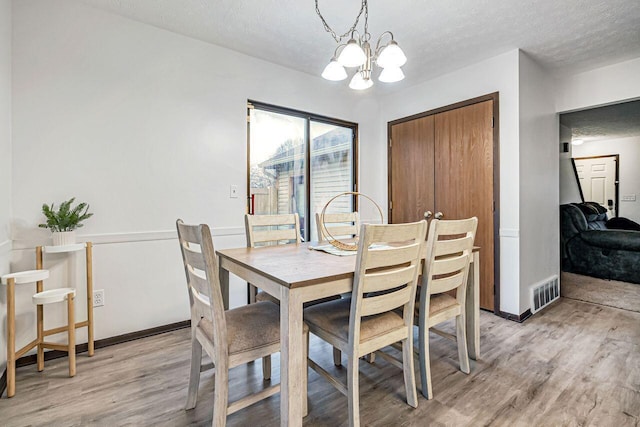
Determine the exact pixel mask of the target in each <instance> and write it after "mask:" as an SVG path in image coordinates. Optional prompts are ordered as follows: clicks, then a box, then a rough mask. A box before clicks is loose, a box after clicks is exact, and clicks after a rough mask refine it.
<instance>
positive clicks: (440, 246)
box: [435, 234, 473, 257]
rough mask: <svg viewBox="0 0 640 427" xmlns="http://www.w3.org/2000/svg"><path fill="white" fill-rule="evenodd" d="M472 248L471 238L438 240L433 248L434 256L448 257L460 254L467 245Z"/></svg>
mask: <svg viewBox="0 0 640 427" xmlns="http://www.w3.org/2000/svg"><path fill="white" fill-rule="evenodd" d="M469 241H471V246H473V236H467V235H466V234H465V236H464V237H462V238H458V239H451V240H438V243H437V244H436V247H435V256H436V257H438V256H442V255H450V254H455V253H460V252H462V251H463V250H464V249H465V248H467V246H468V245H469Z"/></svg>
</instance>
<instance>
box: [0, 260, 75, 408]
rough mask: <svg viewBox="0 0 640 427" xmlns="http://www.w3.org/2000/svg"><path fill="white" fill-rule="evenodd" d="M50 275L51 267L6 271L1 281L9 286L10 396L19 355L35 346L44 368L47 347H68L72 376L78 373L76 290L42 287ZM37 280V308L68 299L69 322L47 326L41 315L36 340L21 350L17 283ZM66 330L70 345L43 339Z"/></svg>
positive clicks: (8, 372) (8, 364) (34, 297)
mask: <svg viewBox="0 0 640 427" xmlns="http://www.w3.org/2000/svg"><path fill="white" fill-rule="evenodd" d="M48 278H49V270H30V271H21V272H18V273H11V274H5V275H4V276H2V284H3V285H6V286H7V397H13V396H14V395H15V392H16V359H18V358H19V357H21V356H23V355H24V354H25V353H27V352H28V351H29V350H31V349H32V348H34V347H36V346H37V347H38V355H37V359H38V371H42V370H43V369H44V349H45V348H51V349H54V350H62V351H66V352H67V353H68V354H69V376H70V377H73V376H74V375H75V374H76V349H75V346H76V329H75V308H74V300H75V296H76V290H75V289H73V288H59V289H52V290H49V291H43V290H42V281H43V280H44V279H48ZM34 282H35V283H36V292H37V293H36V294H35V295H34V296H33V299H32V300H33V303H34V304H36V306H37V307H38V311H41V310H42V309H43V306H44V305H45V304H52V303H56V302H63V301H65V300H66V301H67V325H66V326H61V327H59V328H54V329H49V330H44V328H43V325H42V323H41V320H40V318H39V319H38V336H37V338H36V339H35V340H33V341H31V342H30V343H29V344H27V345H26V346H24V347H23V348H21V349H20V350H18V351H15V348H16V342H15V341H16V323H15V322H16V305H15V285H20V284H24V283H34ZM65 331H66V332H67V335H68V342H67V345H63V344H54V343H48V342H45V341H44V337H45V336H49V335H53V334H57V333H60V332H65Z"/></svg>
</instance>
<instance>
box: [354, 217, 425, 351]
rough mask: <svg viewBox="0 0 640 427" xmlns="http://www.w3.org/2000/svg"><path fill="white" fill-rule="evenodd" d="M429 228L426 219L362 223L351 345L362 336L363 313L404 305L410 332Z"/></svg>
mask: <svg viewBox="0 0 640 427" xmlns="http://www.w3.org/2000/svg"><path fill="white" fill-rule="evenodd" d="M426 231H427V223H426V221H420V222H415V223H410V224H388V225H373V224H367V225H363V226H362V227H361V229H360V241H359V243H358V255H357V260H356V271H355V276H354V284H353V292H352V299H351V314H350V319H349V337H350V338H349V339H350V340H351V341H350V345H355V343H357V342H359V340H360V324H361V319H362V317H364V316H371V315H375V314H382V313H386V312H389V311H392V310H395V309H397V308H399V307H402V308H403V313H404V314H403V319H404V323H405V326H406V327H407V333H409V332H408V331H409V329H410V328H411V325H412V323H413V314H408V313H413V306H414V303H415V294H416V287H417V280H418V273H419V270H420V262H421V253H422V251H423V246H424V245H425V237H426Z"/></svg>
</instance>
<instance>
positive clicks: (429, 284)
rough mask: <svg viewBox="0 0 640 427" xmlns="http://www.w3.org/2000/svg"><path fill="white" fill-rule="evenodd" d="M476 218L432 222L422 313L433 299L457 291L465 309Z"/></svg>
mask: <svg viewBox="0 0 640 427" xmlns="http://www.w3.org/2000/svg"><path fill="white" fill-rule="evenodd" d="M477 226H478V219H477V218H476V217H473V218H469V219H461V220H437V219H433V220H431V224H430V226H429V235H428V240H427V248H426V257H425V261H424V266H423V272H422V286H421V295H420V309H421V310H422V309H423V307H424V309H425V310H428V304H429V298H430V296H431V295H435V294H439V293H443V292H447V291H451V290H454V289H455V290H456V299H457V300H458V303H459V304H460V305H464V302H465V301H464V299H465V295H466V286H467V277H468V274H469V264H470V262H471V256H472V255H471V253H472V250H473V240H474V238H475V234H476V228H477Z"/></svg>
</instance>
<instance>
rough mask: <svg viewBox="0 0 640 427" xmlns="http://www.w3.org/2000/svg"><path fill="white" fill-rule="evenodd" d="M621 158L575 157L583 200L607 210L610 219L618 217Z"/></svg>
mask: <svg viewBox="0 0 640 427" xmlns="http://www.w3.org/2000/svg"><path fill="white" fill-rule="evenodd" d="M619 158H620V156H619V155H617V154H612V155H608V156H593V157H574V159H573V161H574V164H575V167H576V173H577V174H578V182H579V183H580V190H581V191H582V198H583V200H584V201H585V202H586V201H589V202H596V203H598V204H599V205H601V206H603V207H605V208H607V216H608V217H609V218H613V217H617V216H618V164H619V161H620V159H619Z"/></svg>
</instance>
